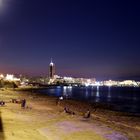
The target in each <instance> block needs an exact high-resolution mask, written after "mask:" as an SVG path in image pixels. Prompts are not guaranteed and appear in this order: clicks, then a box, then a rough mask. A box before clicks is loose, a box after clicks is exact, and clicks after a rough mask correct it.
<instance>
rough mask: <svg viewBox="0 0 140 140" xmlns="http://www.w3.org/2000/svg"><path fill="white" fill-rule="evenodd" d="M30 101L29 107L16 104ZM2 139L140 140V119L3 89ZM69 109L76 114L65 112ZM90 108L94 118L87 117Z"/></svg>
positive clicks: (27, 104)
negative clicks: (14, 101)
mask: <svg viewBox="0 0 140 140" xmlns="http://www.w3.org/2000/svg"><path fill="white" fill-rule="evenodd" d="M12 99H17V100H21V99H26V101H27V103H26V107H25V108H21V104H19V103H12V102H11V100H12ZM1 100H3V101H5V102H6V104H5V105H4V106H0V140H140V117H139V116H134V115H133V114H128V113H121V112H115V111H110V110H107V109H103V108H102V107H96V109H95V107H94V106H93V105H89V104H87V103H82V102H80V101H72V100H63V101H61V102H59V104H57V103H56V100H57V99H56V98H55V97H49V96H42V95H39V94H35V93H31V92H28V91H12V90H1V91H0V101H1ZM65 106H66V107H68V108H69V109H70V110H72V111H73V112H74V113H75V114H74V115H73V114H68V113H65V112H64V107H65ZM87 109H90V111H91V117H90V118H88V119H86V118H83V113H84V112H86V110H87Z"/></svg>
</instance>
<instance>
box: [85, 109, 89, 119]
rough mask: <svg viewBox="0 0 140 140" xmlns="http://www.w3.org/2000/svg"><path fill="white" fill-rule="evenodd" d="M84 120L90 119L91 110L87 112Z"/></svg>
mask: <svg viewBox="0 0 140 140" xmlns="http://www.w3.org/2000/svg"><path fill="white" fill-rule="evenodd" d="M84 118H90V111H89V109H88V110H87V112H86V113H85V114H84Z"/></svg>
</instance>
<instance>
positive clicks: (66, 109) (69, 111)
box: [64, 107, 75, 115]
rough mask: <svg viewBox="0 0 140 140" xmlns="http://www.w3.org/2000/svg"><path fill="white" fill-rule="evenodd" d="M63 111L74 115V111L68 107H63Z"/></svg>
mask: <svg viewBox="0 0 140 140" xmlns="http://www.w3.org/2000/svg"><path fill="white" fill-rule="evenodd" d="M64 112H65V113H68V114H72V115H74V114H75V113H74V112H73V111H71V110H70V109H69V108H68V107H64Z"/></svg>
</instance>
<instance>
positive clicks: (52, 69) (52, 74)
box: [49, 60, 55, 79]
mask: <svg viewBox="0 0 140 140" xmlns="http://www.w3.org/2000/svg"><path fill="white" fill-rule="evenodd" d="M54 75H55V65H54V63H53V62H52V60H51V63H50V65H49V78H50V79H53V78H54Z"/></svg>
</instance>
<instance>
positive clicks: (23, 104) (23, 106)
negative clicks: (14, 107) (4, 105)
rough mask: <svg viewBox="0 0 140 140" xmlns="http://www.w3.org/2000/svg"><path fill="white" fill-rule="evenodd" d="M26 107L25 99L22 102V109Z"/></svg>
mask: <svg viewBox="0 0 140 140" xmlns="http://www.w3.org/2000/svg"><path fill="white" fill-rule="evenodd" d="M25 106H26V100H25V99H23V100H22V101H21V107H22V108H25Z"/></svg>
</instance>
